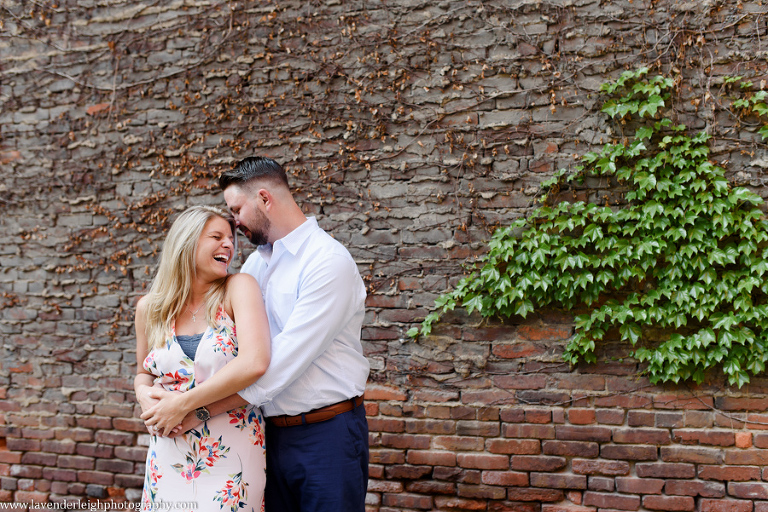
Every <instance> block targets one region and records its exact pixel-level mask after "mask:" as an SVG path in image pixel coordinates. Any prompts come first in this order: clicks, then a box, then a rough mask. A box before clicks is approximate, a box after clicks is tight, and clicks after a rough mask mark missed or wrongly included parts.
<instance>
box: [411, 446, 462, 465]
mask: <svg viewBox="0 0 768 512" xmlns="http://www.w3.org/2000/svg"><path fill="white" fill-rule="evenodd" d="M405 460H406V462H408V464H413V465H416V466H419V465H425V466H455V465H456V454H455V453H453V452H439V451H426V450H408V455H407V456H406V459H405Z"/></svg>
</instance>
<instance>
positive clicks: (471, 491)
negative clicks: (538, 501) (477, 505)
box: [456, 484, 516, 500]
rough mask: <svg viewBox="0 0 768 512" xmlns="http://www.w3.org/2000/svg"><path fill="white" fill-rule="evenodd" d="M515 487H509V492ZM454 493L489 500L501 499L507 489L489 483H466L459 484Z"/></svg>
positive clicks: (464, 496) (463, 496)
mask: <svg viewBox="0 0 768 512" xmlns="http://www.w3.org/2000/svg"><path fill="white" fill-rule="evenodd" d="M512 489H516V488H515V487H512V488H510V492H511V491H512ZM456 494H457V495H458V496H460V497H462V498H485V499H489V500H502V499H504V497H505V496H506V494H507V491H506V490H504V489H503V488H501V487H493V486H489V485H467V484H459V485H458V490H457V491H456Z"/></svg>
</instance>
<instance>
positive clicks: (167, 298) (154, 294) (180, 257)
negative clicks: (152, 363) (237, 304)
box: [145, 206, 237, 350]
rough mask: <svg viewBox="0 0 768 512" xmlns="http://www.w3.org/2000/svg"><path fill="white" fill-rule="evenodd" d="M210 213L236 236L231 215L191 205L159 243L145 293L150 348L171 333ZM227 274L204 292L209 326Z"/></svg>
mask: <svg viewBox="0 0 768 512" xmlns="http://www.w3.org/2000/svg"><path fill="white" fill-rule="evenodd" d="M214 217H221V218H222V219H224V220H226V221H227V222H228V223H229V225H230V227H231V228H232V234H233V235H234V236H235V239H237V238H236V237H237V234H236V233H237V232H236V231H235V223H234V219H233V218H232V216H231V215H229V214H228V213H225V212H224V211H223V210H220V209H218V208H214V207H212V206H193V207H191V208H189V209H187V210H185V211H184V212H183V213H182V214H181V215H179V217H178V218H177V219H176V220H175V221H174V223H173V225H172V226H171V229H170V230H169V231H168V236H167V237H166V239H165V242H164V243H163V249H162V252H161V253H160V262H159V264H158V266H157V273H156V274H155V278H154V279H153V280H152V286H151V287H150V289H149V293H148V294H147V297H146V299H145V300H146V306H147V322H146V328H147V332H146V334H147V345H148V349H149V350H152V349H154V348H158V347H160V346H162V344H163V343H164V342H165V340H166V339H167V338H168V336H169V335H170V333H171V326H172V324H173V320H174V319H175V318H177V317H178V316H179V315H181V313H183V311H184V309H185V307H186V306H185V304H186V303H187V300H188V299H189V297H190V294H191V291H192V281H193V279H194V278H195V272H196V270H195V268H196V267H195V266H196V261H195V253H196V252H197V244H198V242H199V241H200V235H201V234H202V232H203V229H204V228H205V225H206V224H207V223H208V221H209V220H211V219H212V218H214ZM228 278H229V276H227V277H223V278H221V279H219V280H217V281H214V282H213V283H212V285H211V287H210V288H209V289H208V292H207V293H206V295H205V320H206V322H207V323H208V325H210V326H211V327H215V325H213V322H214V320H215V319H216V313H217V312H218V308H219V305H220V304H221V303H222V302H223V300H224V293H225V291H226V284H227V279H228Z"/></svg>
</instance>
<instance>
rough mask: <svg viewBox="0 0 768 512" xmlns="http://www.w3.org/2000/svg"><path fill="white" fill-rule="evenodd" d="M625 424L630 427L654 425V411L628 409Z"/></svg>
mask: <svg viewBox="0 0 768 512" xmlns="http://www.w3.org/2000/svg"><path fill="white" fill-rule="evenodd" d="M627 425H629V426H630V427H653V426H655V425H656V413H655V412H651V411H629V412H628V413H627Z"/></svg>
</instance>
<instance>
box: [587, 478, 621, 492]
mask: <svg viewBox="0 0 768 512" xmlns="http://www.w3.org/2000/svg"><path fill="white" fill-rule="evenodd" d="M614 480H615V479H613V478H608V477H604V476H590V477H588V478H587V488H588V489H589V490H590V491H607V492H611V491H613V489H614V483H615V482H614Z"/></svg>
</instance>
